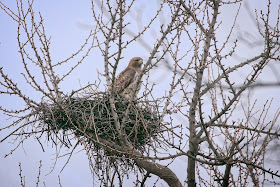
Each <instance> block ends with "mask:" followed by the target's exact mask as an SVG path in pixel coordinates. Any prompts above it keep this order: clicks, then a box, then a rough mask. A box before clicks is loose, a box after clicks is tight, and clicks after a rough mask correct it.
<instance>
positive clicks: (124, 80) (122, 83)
mask: <svg viewBox="0 0 280 187" xmlns="http://www.w3.org/2000/svg"><path fill="white" fill-rule="evenodd" d="M142 64H143V59H142V58H141V57H133V58H132V59H131V60H130V61H129V64H128V66H127V67H126V68H125V69H124V70H123V71H122V72H121V73H120V74H119V75H118V76H117V77H116V80H115V83H114V87H113V93H115V94H117V95H120V96H121V97H123V98H125V99H127V100H130V98H131V97H132V95H133V94H132V93H133V89H134V87H135V84H136V83H137V79H138V77H139V75H140V72H141V66H142ZM140 88H141V82H140V83H139V84H138V86H137V89H136V93H135V95H137V94H138V93H139V91H140Z"/></svg>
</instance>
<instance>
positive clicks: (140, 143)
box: [40, 93, 160, 150]
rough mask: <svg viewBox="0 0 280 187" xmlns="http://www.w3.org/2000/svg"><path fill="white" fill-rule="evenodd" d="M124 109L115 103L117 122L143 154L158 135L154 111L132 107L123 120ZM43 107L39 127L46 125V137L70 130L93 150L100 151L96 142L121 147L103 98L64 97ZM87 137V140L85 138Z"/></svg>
mask: <svg viewBox="0 0 280 187" xmlns="http://www.w3.org/2000/svg"><path fill="white" fill-rule="evenodd" d="M128 105H129V103H128V102H127V101H125V100H123V99H117V101H116V103H115V107H116V112H117V114H118V119H119V121H120V124H121V125H122V127H123V130H124V132H125V134H126V136H127V139H128V141H130V142H131V143H132V144H133V145H134V147H135V148H136V149H138V150H143V148H144V147H145V146H146V145H149V143H151V141H152V139H156V137H157V133H158V132H159V129H160V124H159V120H158V112H157V108H156V106H155V105H152V104H151V103H147V102H142V103H141V102H137V103H132V104H131V106H130V109H129V110H128V115H127V117H125V113H126V109H127V107H128ZM43 106H44V107H43V108H44V109H43V110H42V112H41V116H40V118H41V119H42V120H41V121H42V122H43V123H41V124H43V125H47V129H48V132H49V133H59V132H61V131H63V132H65V131H68V130H71V131H73V132H74V134H75V135H76V136H78V137H83V138H84V139H86V141H87V142H88V143H90V144H93V145H94V148H95V149H96V150H99V149H100V145H99V144H98V142H99V139H104V140H106V141H110V142H114V143H115V144H117V145H120V146H121V141H120V137H119V135H118V133H117V131H116V126H115V122H114V119H113V116H112V112H111V107H110V102H109V98H108V95H107V94H103V93H102V94H100V93H99V94H94V95H93V96H91V97H90V98H86V97H65V98H63V100H62V101H61V102H59V103H55V104H48V103H44V104H43ZM125 119H126V120H125ZM124 120H125V121H124ZM45 128H46V127H45ZM89 134H90V135H91V138H88V135H89Z"/></svg>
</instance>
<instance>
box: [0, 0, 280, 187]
mask: <svg viewBox="0 0 280 187" xmlns="http://www.w3.org/2000/svg"><path fill="white" fill-rule="evenodd" d="M2 2H3V3H4V4H5V5H6V6H8V7H10V8H11V9H12V10H14V11H15V10H16V4H15V1H14V0H4V1H2ZM157 2H158V1H148V0H144V1H141V3H140V1H137V3H138V4H136V5H135V9H133V10H135V12H137V11H139V10H141V11H143V17H142V19H143V22H144V23H146V22H147V21H149V19H150V17H151V16H152V15H153V14H154V13H155V10H156V7H157ZM249 2H250V3H249V4H250V8H251V12H252V13H253V15H254V11H253V10H254V9H255V8H257V9H260V8H265V7H266V3H265V1H254V0H250V1H249ZM228 7H230V6H228ZM34 9H35V11H40V12H41V14H42V16H43V18H44V24H45V28H46V31H47V33H48V36H51V55H52V60H53V61H54V62H57V61H61V60H63V59H65V58H67V57H69V56H70V55H71V54H72V53H74V52H75V51H76V50H77V49H78V48H79V47H80V46H81V45H82V44H83V42H84V40H85V38H86V37H87V36H88V34H89V31H90V29H91V28H92V27H94V26H95V25H94V24H93V18H92V12H91V2H90V1H89V0H88V1H73V0H68V1H66V0H62V1H54V0H49V1H39V0H37V1H35V6H34ZM276 9H277V7H273V10H274V11H275V10H276ZM236 11H237V6H235V7H234V8H224V9H222V10H221V17H220V18H221V19H222V21H223V23H224V24H223V25H222V27H221V29H220V31H219V32H218V34H217V36H218V37H220V38H221V40H223V38H224V37H226V35H225V33H227V32H228V30H229V29H230V26H231V24H232V22H233V15H235V13H236ZM137 15H138V14H137V13H134V14H133V15H132V16H131V18H130V19H131V25H132V26H133V27H135V31H136V32H137V31H138V30H137V27H138V26H139V27H141V24H140V25H139V23H137V22H135V19H133V17H137ZM165 16H166V15H165ZM239 16H240V17H242V19H240V21H239V22H238V24H237V28H238V29H235V30H234V34H233V36H235V37H237V36H239V34H240V33H242V32H248V33H251V34H252V36H255V35H254V33H255V34H256V35H257V31H256V29H255V27H254V23H253V21H252V19H251V18H250V16H249V15H248V13H247V12H246V11H245V7H244V6H243V7H242V8H241V13H240V15H239ZM167 20H168V19H167ZM156 24H158V25H159V24H160V23H156ZM0 25H1V30H0V57H1V61H0V67H3V70H4V72H5V73H6V74H8V75H9V76H10V78H12V79H13V80H15V82H18V83H19V85H20V86H21V87H22V89H24V91H25V93H26V94H28V95H30V96H32V98H36V99H37V100H40V96H39V95H36V93H35V92H34V91H33V90H32V89H30V88H28V87H25V86H24V85H25V83H24V80H23V78H22V76H21V75H20V73H21V72H22V71H23V65H22V64H21V62H20V61H21V60H20V55H19V53H18V46H17V38H16V37H17V24H16V22H15V21H13V20H12V19H11V18H10V17H8V16H7V15H6V14H5V13H4V11H3V10H0ZM158 25H154V27H153V28H152V29H153V33H149V34H147V35H145V39H146V40H148V43H150V44H152V43H153V42H154V41H155V39H156V38H155V36H159V30H158ZM247 39H249V40H250V38H247ZM233 40H234V38H233V39H232V41H233ZM261 49H262V48H261V47H260V48H258V47H256V48H254V47H249V46H247V45H241V47H240V48H238V52H239V54H240V55H239V57H238V58H242V59H247V58H250V57H253V56H254V54H255V53H257V52H258V51H259V50H261ZM123 56H124V59H122V62H121V64H120V65H119V67H118V72H120V71H121V70H122V69H124V68H125V67H126V65H127V62H128V60H129V59H130V58H132V57H134V56H141V57H143V59H144V60H145V59H146V60H147V58H148V57H149V53H148V52H147V51H146V50H145V49H144V48H143V47H142V46H139V45H137V43H135V44H134V45H131V46H130V47H129V48H128V49H126V50H124V53H123ZM236 59H237V58H236ZM75 60H76V59H74V60H73V62H75ZM103 66H104V63H103V57H102V56H101V55H100V52H98V51H97V50H94V51H92V52H91V54H90V55H89V56H88V57H87V58H86V59H85V61H84V62H83V63H82V65H80V66H79V67H78V68H77V69H76V70H75V71H74V72H73V74H72V75H71V76H70V77H68V78H67V79H65V81H64V83H63V84H62V90H64V91H66V92H71V90H74V89H77V88H79V87H80V84H81V85H82V86H85V85H86V84H87V83H88V82H89V83H93V82H94V81H95V80H97V70H98V71H100V72H101V73H103V69H104V68H103ZM274 68H275V67H272V69H274ZM276 68H277V69H278V72H279V71H280V69H279V65H278V67H277V66H276ZM34 71H36V70H34ZM64 71H65V69H60V70H59V73H61V74H63V72H64ZM152 72H157V73H153V74H152V73H151V75H155V76H152V77H151V81H153V82H155V83H156V87H155V91H156V93H155V95H162V94H164V92H165V90H166V89H165V88H167V87H168V85H169V84H168V82H169V80H170V77H168V74H167V73H168V71H167V70H166V68H165V67H163V66H159V67H158V68H157V69H156V70H152ZM263 73H264V74H265V75H266V76H262V78H261V81H263V82H267V81H269V80H271V79H272V80H279V77H275V76H274V75H273V74H271V69H268V70H265V71H264V72H263ZM35 74H36V72H35ZM238 74H239V75H240V74H242V72H238ZM238 74H237V76H236V79H237V81H238ZM103 81H104V79H103ZM104 84H105V81H104V82H102V84H101V85H104ZM100 89H104V87H101V88H100ZM267 89H269V92H268V91H267ZM252 96H253V98H257V99H258V102H259V103H260V104H262V103H264V101H266V100H270V99H272V98H274V105H272V113H273V110H276V109H277V108H279V104H277V103H280V94H279V88H264V89H260V90H259V92H254V94H253V95H252ZM253 98H252V99H253ZM0 103H1V105H3V106H5V107H7V108H21V107H23V103H22V102H21V101H19V100H17V99H16V98H14V97H7V96H3V95H0ZM177 120H178V121H180V119H179V118H178V119H177ZM9 121H10V120H7V117H6V116H4V115H3V114H2V113H0V127H3V126H6V125H8V124H9ZM9 132H10V131H9V130H6V131H0V140H1V139H2V138H4V137H5V136H6V135H7V134H9ZM12 140H13V139H12V138H9V139H8V140H7V141H5V142H3V143H0V186H6V187H14V186H20V177H19V162H21V166H22V170H23V175H24V176H25V182H26V186H35V185H36V180H37V175H38V167H39V163H40V160H42V164H43V166H42V171H41V180H40V181H41V184H40V185H39V186H43V184H42V182H45V184H46V186H59V185H58V175H59V176H60V179H61V183H62V186H67V187H74V186H84V187H90V186H93V179H92V174H91V172H90V169H89V166H88V159H87V156H86V154H85V151H81V152H78V150H81V148H82V147H80V148H79V149H76V151H75V154H74V155H73V156H72V158H71V160H70V162H69V164H68V165H67V166H66V168H65V169H64V171H63V172H62V173H60V170H61V169H62V167H63V166H64V164H65V162H66V160H67V158H68V157H67V156H66V157H62V158H59V159H58V161H57V163H56V165H55V168H54V170H53V171H52V172H51V173H50V174H48V173H49V172H50V171H51V167H52V166H53V164H54V162H55V160H54V159H55V158H56V155H55V154H56V151H58V150H56V149H55V146H53V145H52V144H51V143H48V142H47V141H42V143H44V148H45V152H43V151H42V149H41V147H40V145H39V143H38V142H37V141H36V140H35V139H33V138H32V137H31V138H29V139H28V140H26V141H25V142H24V146H20V147H19V148H18V149H17V150H16V151H15V152H14V153H13V154H12V155H9V156H8V157H6V158H4V156H5V155H6V154H8V153H9V151H10V150H12V149H13V148H14V147H15V144H13V143H12V142H13V141H12ZM61 153H67V150H66V149H64V148H63V149H62V150H61ZM61 155H63V154H61ZM186 165H187V159H186V158H179V159H178V160H177V161H176V162H174V163H173V164H172V165H171V166H170V168H171V169H172V170H173V171H175V173H176V174H177V175H178V177H179V179H180V180H181V182H183V181H184V180H185V178H186ZM153 182H154V180H153V179H151V180H149V181H148V186H149V185H152V184H153ZM96 183H97V182H96V181H95V184H96ZM161 183H162V184H163V186H166V184H165V183H164V182H161ZM131 185H132V184H131ZM131 185H130V186H131ZM128 186H129V185H128Z"/></svg>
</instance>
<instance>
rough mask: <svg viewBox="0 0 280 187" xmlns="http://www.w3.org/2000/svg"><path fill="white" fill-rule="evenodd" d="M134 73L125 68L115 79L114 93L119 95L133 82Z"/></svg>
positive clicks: (132, 70)
mask: <svg viewBox="0 0 280 187" xmlns="http://www.w3.org/2000/svg"><path fill="white" fill-rule="evenodd" d="M135 74H136V71H135V70H134V69H131V68H129V67H127V68H126V69H125V70H123V71H122V72H121V73H120V74H119V75H118V76H117V78H116V81H115V87H114V92H115V93H117V94H119V93H121V92H122V91H123V90H124V89H126V88H127V87H128V86H129V85H130V84H131V83H132V81H133V79H134V77H135Z"/></svg>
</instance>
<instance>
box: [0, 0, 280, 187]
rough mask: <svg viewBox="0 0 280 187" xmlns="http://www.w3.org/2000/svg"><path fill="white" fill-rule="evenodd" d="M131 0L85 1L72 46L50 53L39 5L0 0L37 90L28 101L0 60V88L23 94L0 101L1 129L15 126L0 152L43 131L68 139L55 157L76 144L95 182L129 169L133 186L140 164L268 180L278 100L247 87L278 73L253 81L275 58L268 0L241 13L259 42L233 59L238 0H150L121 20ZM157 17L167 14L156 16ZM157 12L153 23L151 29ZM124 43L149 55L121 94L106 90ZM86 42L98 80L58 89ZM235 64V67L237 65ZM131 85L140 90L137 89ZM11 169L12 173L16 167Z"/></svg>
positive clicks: (219, 180)
mask: <svg viewBox="0 0 280 187" xmlns="http://www.w3.org/2000/svg"><path fill="white" fill-rule="evenodd" d="M135 3H136V2H135V1H126V0H116V1H103V0H101V1H94V0H92V1H91V11H92V15H93V23H94V25H95V27H94V28H93V29H92V30H91V31H90V33H89V35H88V38H87V39H86V40H85V42H84V44H83V45H82V46H81V47H80V49H78V50H77V52H76V53H74V54H72V55H71V56H69V58H67V59H65V60H63V61H60V62H55V61H53V60H52V58H51V57H52V56H51V52H50V46H51V42H50V41H51V38H50V37H49V36H48V34H47V32H46V29H45V27H44V19H43V17H42V15H41V14H40V13H39V14H38V13H36V12H35V11H34V9H33V1H32V0H28V1H27V2H26V3H25V2H23V1H22V0H17V11H12V9H11V8H10V7H7V6H6V5H5V3H3V2H0V8H1V9H2V12H5V13H6V14H7V15H9V16H10V17H11V18H12V19H13V20H14V21H15V22H17V23H18V30H17V41H18V48H19V53H20V55H21V63H22V64H23V68H24V69H23V70H24V72H23V73H22V75H23V77H24V80H25V82H26V83H25V86H29V87H31V88H33V90H34V92H36V93H37V94H40V96H41V100H39V101H38V100H36V99H34V98H32V97H31V96H30V95H26V94H25V93H24V90H22V89H21V87H20V86H19V85H18V84H17V83H16V82H15V81H14V80H13V79H11V78H10V76H9V75H7V74H6V73H5V72H4V70H3V69H4V68H2V67H1V69H0V74H1V77H2V78H1V83H0V85H1V87H0V88H1V89H0V93H1V95H2V94H3V95H13V96H16V97H18V98H20V99H22V100H23V101H24V103H25V108H24V109H20V110H10V109H6V108H4V107H1V108H0V109H1V111H2V112H3V113H4V114H5V115H7V116H9V117H12V118H13V119H15V120H14V121H13V122H12V123H11V124H9V125H8V126H6V127H2V128H1V131H3V130H6V131H5V132H7V131H8V130H9V129H12V128H13V127H16V128H15V129H13V130H12V131H11V132H8V134H7V135H6V137H5V138H4V139H2V140H1V142H3V141H5V140H7V139H9V138H11V137H15V139H16V140H17V143H18V144H17V145H16V148H15V149H13V150H11V152H10V153H8V154H7V155H9V154H11V153H13V152H14V151H15V150H16V149H17V148H18V147H19V145H20V144H22V143H23V142H24V141H25V140H26V139H28V138H29V137H35V139H36V140H37V141H38V142H39V143H40V145H41V146H42V149H44V148H43V147H44V144H43V143H41V141H40V139H41V138H42V137H45V136H46V137H47V138H48V141H51V142H53V143H54V144H55V145H56V146H58V147H63V146H66V147H68V148H70V149H71V151H70V153H69V159H68V161H67V163H68V162H69V161H70V158H71V156H72V154H73V152H74V151H75V150H76V148H77V147H79V146H80V144H81V145H82V146H83V147H84V150H85V151H86V153H87V155H88V159H89V161H90V166H91V169H92V172H93V173H94V174H95V176H97V177H98V179H99V180H100V183H101V184H100V185H105V186H114V185H116V184H118V185H119V186H123V185H124V184H125V180H126V179H125V176H127V175H134V176H136V179H135V181H134V184H135V186H144V185H145V183H146V181H147V180H148V178H149V177H150V176H151V175H152V174H153V175H154V176H156V177H158V178H160V179H162V180H164V181H165V182H166V183H167V184H168V185H169V186H174V187H175V186H184V185H187V186H196V185H200V186H251V185H252V184H253V185H254V186H261V185H265V184H267V183H271V184H278V185H279V179H280V175H279V174H278V172H277V171H276V170H274V168H273V169H271V168H269V167H267V165H266V161H267V158H268V157H267V153H268V152H270V151H271V150H270V149H269V148H270V147H271V146H274V145H275V144H277V139H278V137H279V136H280V132H279V127H280V126H279V121H278V118H279V115H280V110H279V109H277V110H276V111H271V110H270V108H271V106H272V103H273V102H272V101H267V102H266V103H263V107H262V108H260V107H259V106H260V105H259V104H257V100H253V99H251V93H252V92H253V89H254V91H256V89H255V88H259V87H261V88H262V87H265V86H271V85H274V86H275V85H276V86H279V82H276V83H273V82H269V83H262V82H257V81H258V80H259V79H258V78H259V77H261V76H262V71H265V70H266V69H267V68H269V67H270V64H275V63H276V62H279V60H280V59H279V51H280V45H279V39H280V32H279V17H280V15H279V14H280V13H279V12H280V10H279V9H278V12H276V13H272V12H271V10H272V2H271V1H270V0H269V1H268V2H267V7H266V8H265V9H264V10H262V11H256V12H255V15H252V14H250V16H251V17H254V18H253V20H254V22H255V25H256V30H257V31H258V36H257V37H256V38H255V39H256V41H255V42H258V43H257V44H256V45H257V46H259V48H262V50H261V51H260V50H258V51H260V52H258V53H256V54H255V55H254V56H248V57H246V59H245V60H244V59H242V58H239V56H240V55H239V53H238V52H239V50H238V47H239V46H240V45H242V43H243V44H248V45H249V42H248V38H249V37H247V38H246V37H244V36H246V34H247V36H248V33H245V35H244V34H243V35H242V33H239V35H237V36H234V34H233V33H234V32H235V27H236V25H237V24H238V22H239V21H240V19H242V18H240V16H239V14H240V9H241V7H242V6H244V5H243V4H244V3H245V6H247V4H246V2H242V0H232V1H222V0H206V1H198V2H196V1H192V0H189V1H187V0H178V1H168V0H167V1H160V2H159V4H158V10H157V11H156V13H155V15H154V16H153V17H152V18H151V19H150V21H149V22H147V23H146V24H143V25H142V24H140V25H139V32H135V30H134V29H133V28H132V27H131V26H130V25H131V24H130V21H131V18H130V16H131V15H132V14H133V9H134V8H135ZM273 3H275V2H273ZM275 4H277V3H275ZM228 6H232V7H233V8H235V10H236V14H235V15H233V22H232V24H231V26H230V29H229V30H228V33H227V35H226V37H224V38H222V37H220V36H219V34H218V33H220V31H219V30H220V29H221V26H222V25H223V24H226V23H224V22H223V21H222V17H221V18H220V15H221V12H222V10H225V9H224V7H228ZM273 6H275V5H273ZM277 6H279V3H278V5H277ZM163 15H168V16H170V17H168V19H163V18H162V16H163ZM275 15H276V16H277V18H276V17H275ZM137 16H140V17H141V16H143V15H136V17H137ZM136 19H138V18H136ZM134 21H137V20H134ZM157 21H160V23H161V25H160V26H158V27H157V24H156V22H157ZM138 24H139V23H138ZM153 29H156V30H157V31H159V32H158V33H159V34H158V36H157V38H156V40H155V41H156V42H155V43H153V44H151V43H149V42H147V41H146V40H145V35H146V34H147V33H149V32H152V31H153ZM253 42H254V41H253ZM253 42H252V43H250V44H252V45H253V44H254V43H253ZM134 43H136V44H138V45H140V46H142V47H144V48H145V49H146V50H147V51H148V53H149V57H148V58H147V60H146V62H145V64H144V67H143V68H142V70H141V73H140V76H139V77H138V79H137V84H136V85H135V88H134V92H133V93H132V95H131V97H130V98H131V99H130V100H129V101H127V100H125V99H123V98H121V97H120V96H119V95H118V94H116V93H114V91H113V90H114V89H113V87H114V82H115V79H116V74H117V67H118V65H119V62H120V61H121V60H122V58H123V51H124V50H126V49H127V48H129V47H131V46H132V45H133V44H134ZM94 50H98V51H100V52H101V54H102V56H103V59H104V72H102V73H99V76H100V77H101V78H100V80H98V81H96V82H95V83H94V84H88V85H86V86H84V87H81V88H79V89H77V90H73V91H72V92H71V93H66V92H65V91H63V90H62V89H61V87H60V85H61V83H62V82H63V81H64V79H65V78H66V77H68V76H70V75H71V73H72V72H73V71H75V69H76V68H77V67H78V66H79V65H80V64H81V63H83V61H84V59H85V58H86V57H87V56H88V55H89V54H90V53H91V52H92V51H94ZM77 57H79V58H80V59H79V60H77V61H76V58H77ZM73 60H75V61H76V62H75V64H74V65H73V66H72V67H71V68H70V69H69V70H65V72H64V74H63V75H60V74H59V73H57V67H64V66H65V67H67V64H68V63H69V62H70V61H73ZM163 67H167V69H168V73H169V75H170V76H171V77H172V78H171V80H170V82H168V83H167V84H168V85H169V86H168V87H167V89H166V90H165V95H163V96H157V93H156V92H155V91H154V90H153V89H154V87H156V85H154V84H153V83H152V82H151V77H152V76H153V74H152V73H151V71H153V70H154V69H159V68H163ZM34 68H35V69H36V71H37V70H38V71H40V73H41V74H40V75H38V74H36V73H35V72H34V70H33V69H34ZM38 71H37V72H38ZM240 72H242V73H243V74H242V75H239V74H237V73H240ZM38 76H40V77H38ZM237 77H238V78H237ZM102 80H105V81H106V85H107V88H106V90H105V91H102V90H100V89H99V88H100V84H101V81H102ZM141 80H143V81H141ZM278 80H279V79H278ZM139 84H143V86H142V87H143V88H144V89H142V93H143V94H142V95H141V94H140V95H138V96H137V95H136V90H137V87H138V85H139ZM271 113H273V114H271ZM176 118H180V119H181V120H180V121H179V120H176ZM3 133H4V132H3ZM15 142H16V141H15ZM58 156H59V155H57V157H58ZM179 158H187V170H186V173H185V176H186V180H185V181H184V182H183V181H181V180H180V179H179V178H178V174H177V173H176V171H173V170H171V169H170V168H169V165H170V164H171V163H172V162H174V161H176V160H178V159H179ZM167 162H168V163H169V164H166V163H167ZM40 167H41V163H40ZM20 171H21V168H20ZM39 176H40V168H39ZM39 176H38V183H39ZM20 177H21V179H23V177H22V175H21V172H20ZM21 181H22V180H21ZM156 182H158V180H157V181H156ZM38 183H37V185H38ZM23 184H24V182H23V181H22V186H24V185H23ZM154 185H156V184H154Z"/></svg>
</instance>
